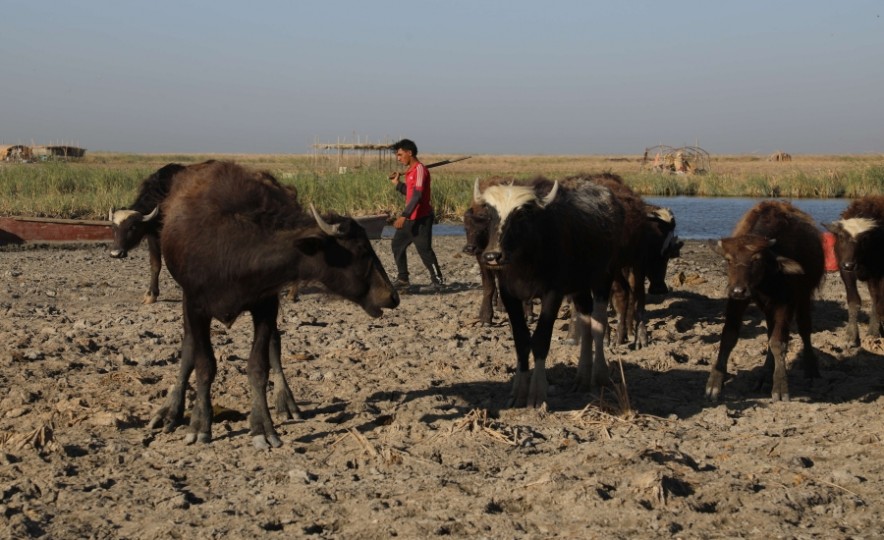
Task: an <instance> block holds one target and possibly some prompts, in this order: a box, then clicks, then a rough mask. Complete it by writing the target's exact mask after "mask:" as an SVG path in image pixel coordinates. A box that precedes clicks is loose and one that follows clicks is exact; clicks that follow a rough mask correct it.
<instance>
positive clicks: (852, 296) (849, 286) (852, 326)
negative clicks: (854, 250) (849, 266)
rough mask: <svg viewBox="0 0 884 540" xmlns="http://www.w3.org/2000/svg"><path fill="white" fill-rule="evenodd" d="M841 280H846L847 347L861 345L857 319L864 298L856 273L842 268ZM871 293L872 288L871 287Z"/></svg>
mask: <svg viewBox="0 0 884 540" xmlns="http://www.w3.org/2000/svg"><path fill="white" fill-rule="evenodd" d="M841 281H843V282H844V290H845V292H846V293H847V347H848V348H855V347H859V329H858V327H857V319H858V317H859V308H860V306H861V304H862V300H861V299H860V297H859V291H858V290H857V287H856V274H855V273H853V272H846V271H844V270H843V269H842V270H841ZM869 293H871V289H869ZM870 311H871V310H870Z"/></svg>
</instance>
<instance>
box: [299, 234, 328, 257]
mask: <svg viewBox="0 0 884 540" xmlns="http://www.w3.org/2000/svg"><path fill="white" fill-rule="evenodd" d="M322 244H323V239H322V237H320V236H304V237H303V238H298V239H297V240H295V249H297V250H298V251H300V252H301V253H303V254H304V255H307V256H310V257H312V256H313V255H316V254H317V253H319V251H320V250H321V249H322Z"/></svg>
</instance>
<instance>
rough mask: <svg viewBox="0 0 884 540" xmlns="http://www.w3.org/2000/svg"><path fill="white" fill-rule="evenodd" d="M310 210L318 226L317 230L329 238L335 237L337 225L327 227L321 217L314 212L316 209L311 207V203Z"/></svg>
mask: <svg viewBox="0 0 884 540" xmlns="http://www.w3.org/2000/svg"><path fill="white" fill-rule="evenodd" d="M310 210H311V211H312V212H313V218H314V219H315V220H316V224H317V225H319V229H320V230H321V231H322V232H324V233H325V234H327V235H329V236H337V235H338V228H339V224H335V225H329V224H328V223H326V222H325V220H324V219H322V216H320V215H319V212H317V211H316V208H315V207H314V206H313V203H310Z"/></svg>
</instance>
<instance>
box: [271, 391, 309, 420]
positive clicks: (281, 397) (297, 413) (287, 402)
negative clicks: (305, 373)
mask: <svg viewBox="0 0 884 540" xmlns="http://www.w3.org/2000/svg"><path fill="white" fill-rule="evenodd" d="M276 412H277V414H282V415H284V416H285V418H286V419H287V420H301V419H302V418H303V417H302V416H301V409H299V408H298V404H297V403H295V397H294V396H293V395H292V391H291V390H289V388H288V387H283V388H281V389H280V390H279V391H278V392H277V393H276Z"/></svg>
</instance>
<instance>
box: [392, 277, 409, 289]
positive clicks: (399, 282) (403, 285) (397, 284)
mask: <svg viewBox="0 0 884 540" xmlns="http://www.w3.org/2000/svg"><path fill="white" fill-rule="evenodd" d="M410 286H411V283H409V281H408V280H407V279H401V278H396V281H394V282H393V288H394V289H407V288H408V287H410Z"/></svg>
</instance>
